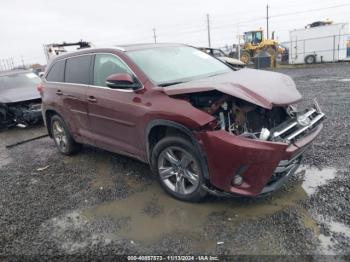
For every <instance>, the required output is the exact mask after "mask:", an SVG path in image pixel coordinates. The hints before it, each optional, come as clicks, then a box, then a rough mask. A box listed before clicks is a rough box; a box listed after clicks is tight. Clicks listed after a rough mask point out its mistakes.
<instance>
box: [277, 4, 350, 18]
mask: <svg viewBox="0 0 350 262" xmlns="http://www.w3.org/2000/svg"><path fill="white" fill-rule="evenodd" d="M349 5H350V3H349V4H342V5H333V6H328V7H323V8H315V9H308V10H304V11H299V12H290V13H281V14H277V15H273V16H270V18H272V17H280V16H288V15H298V14H305V13H309V12H316V11H322V10H327V9H333V8H338V7H343V6H349Z"/></svg>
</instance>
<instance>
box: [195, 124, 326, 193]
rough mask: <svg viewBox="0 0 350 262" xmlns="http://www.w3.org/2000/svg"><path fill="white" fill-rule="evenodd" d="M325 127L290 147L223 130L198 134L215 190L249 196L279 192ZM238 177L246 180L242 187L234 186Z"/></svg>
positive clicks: (319, 128)
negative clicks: (235, 178)
mask: <svg viewBox="0 0 350 262" xmlns="http://www.w3.org/2000/svg"><path fill="white" fill-rule="evenodd" d="M322 128H323V125H322V124H319V125H318V126H317V127H315V128H314V129H313V130H312V131H311V132H309V133H308V134H307V135H306V136H304V137H303V138H300V139H299V140H298V141H296V142H294V143H291V144H287V143H280V142H271V141H262V140H253V139H249V138H244V137H240V136H234V135H231V134H229V133H228V132H226V131H222V130H218V131H207V132H201V133H199V134H198V138H199V142H200V144H201V146H202V148H203V149H204V151H205V152H206V156H207V161H208V168H209V173H210V184H211V186H212V187H213V190H214V191H215V192H220V191H221V192H225V194H227V193H229V194H234V195H242V196H250V197H253V196H258V195H263V194H268V193H271V192H273V191H276V190H278V189H279V188H280V187H282V186H283V185H284V184H285V183H286V182H287V181H288V180H289V178H290V177H291V176H293V174H294V173H295V171H296V170H297V169H298V167H299V166H300V163H301V160H302V156H303V153H304V152H305V150H306V149H307V148H308V146H309V145H310V144H311V142H312V141H313V140H314V139H315V138H316V137H317V136H318V134H319V133H320V132H321V130H322ZM237 174H239V175H240V176H242V178H243V183H242V184H241V185H239V186H235V185H234V184H233V183H232V181H233V179H234V177H235V176H236V175H237Z"/></svg>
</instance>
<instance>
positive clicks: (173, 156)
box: [158, 146, 200, 195]
mask: <svg viewBox="0 0 350 262" xmlns="http://www.w3.org/2000/svg"><path fill="white" fill-rule="evenodd" d="M158 173H159V175H160V178H161V180H162V181H163V183H164V184H165V185H166V186H167V187H168V188H169V189H170V190H172V191H174V192H176V193H178V194H181V195H188V194H191V193H193V192H194V191H195V190H196V189H197V188H198V185H199V182H200V179H199V165H198V163H197V161H196V159H195V158H194V157H193V156H192V155H191V154H190V153H189V152H187V151H186V150H185V149H183V148H180V147H177V146H170V147H167V148H165V149H164V150H163V151H162V152H161V154H160V155H159V158H158Z"/></svg>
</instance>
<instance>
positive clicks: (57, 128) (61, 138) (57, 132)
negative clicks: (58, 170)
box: [52, 120, 68, 152]
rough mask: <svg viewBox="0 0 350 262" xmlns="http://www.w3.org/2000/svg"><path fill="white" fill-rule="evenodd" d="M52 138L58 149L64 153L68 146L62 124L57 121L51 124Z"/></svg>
mask: <svg viewBox="0 0 350 262" xmlns="http://www.w3.org/2000/svg"><path fill="white" fill-rule="evenodd" d="M52 136H53V138H54V140H55V142H56V144H57V146H58V147H59V149H60V150H61V151H63V152H65V151H66V148H67V145H68V138H67V134H66V132H65V130H64V128H63V126H62V124H61V123H60V122H59V121H57V120H56V121H54V122H53V123H52Z"/></svg>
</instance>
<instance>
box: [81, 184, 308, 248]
mask: <svg viewBox="0 0 350 262" xmlns="http://www.w3.org/2000/svg"><path fill="white" fill-rule="evenodd" d="M129 179H132V178H129ZM305 198H307V195H306V194H305V192H304V190H303V189H302V188H301V187H300V185H299V186H296V188H295V189H294V190H292V191H290V192H276V194H275V196H274V197H273V198H272V199H269V200H259V201H256V202H254V203H244V202H242V201H239V200H234V199H230V200H224V199H215V200H209V201H207V202H204V203H184V202H180V201H177V200H175V199H173V198H171V197H170V196H168V195H167V194H165V193H164V192H163V191H162V189H161V188H160V186H159V184H158V183H153V184H152V185H150V186H148V187H147V188H146V190H144V191H143V192H138V193H135V194H132V195H130V196H129V197H128V198H126V199H123V200H115V201H111V202H106V203H103V204H101V205H98V206H95V207H92V208H88V209H86V210H84V211H83V212H82V215H84V216H85V217H86V218H88V219H91V220H94V219H99V218H103V217H110V218H112V219H114V220H115V221H116V222H117V221H118V220H120V219H123V218H128V223H127V225H126V226H124V227H122V228H121V229H120V230H119V231H118V232H117V233H116V237H117V238H118V239H125V238H126V239H133V240H138V241H145V242H146V241H147V242H150V241H151V242H152V241H156V240H158V239H159V238H160V237H161V236H162V235H164V234H169V233H172V232H183V233H187V232H194V231H195V232H199V233H205V232H202V227H203V225H204V224H210V223H215V222H213V221H210V219H209V217H210V215H211V214H215V213H224V216H223V217H227V221H226V223H228V224H229V225H231V226H234V224H235V223H238V222H240V221H243V220H246V219H254V218H258V217H261V216H264V215H268V214H273V213H275V212H277V211H279V210H281V209H283V208H286V207H289V206H293V205H295V202H296V201H298V200H301V199H305ZM210 244H212V242H210ZM208 245H209V244H208ZM200 248H201V245H199V246H198V249H200Z"/></svg>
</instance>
